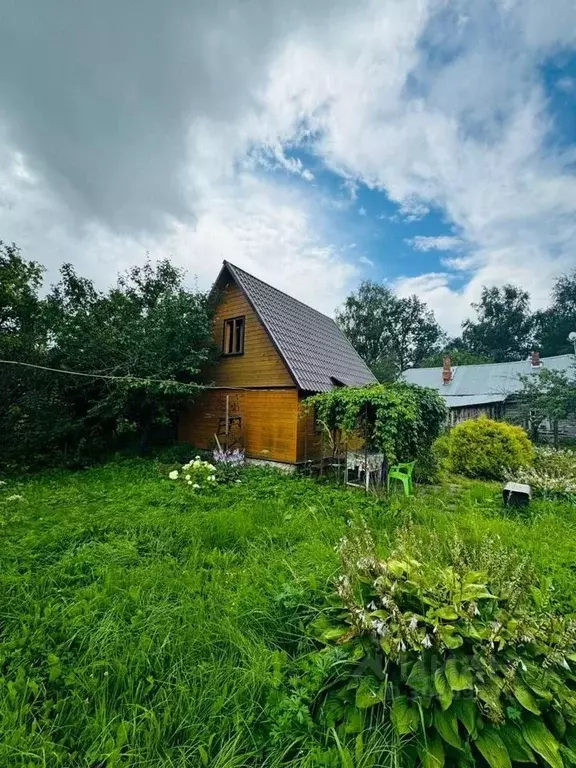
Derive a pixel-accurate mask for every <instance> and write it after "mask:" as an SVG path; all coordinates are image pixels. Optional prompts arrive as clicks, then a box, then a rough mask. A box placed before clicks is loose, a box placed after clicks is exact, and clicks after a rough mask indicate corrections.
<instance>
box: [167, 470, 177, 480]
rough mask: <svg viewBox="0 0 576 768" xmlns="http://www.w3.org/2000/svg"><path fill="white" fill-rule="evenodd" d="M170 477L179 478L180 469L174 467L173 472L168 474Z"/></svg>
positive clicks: (171, 478)
mask: <svg viewBox="0 0 576 768" xmlns="http://www.w3.org/2000/svg"><path fill="white" fill-rule="evenodd" d="M168 477H169V478H170V480H178V470H177V469H173V470H172V472H170V474H169V475H168Z"/></svg>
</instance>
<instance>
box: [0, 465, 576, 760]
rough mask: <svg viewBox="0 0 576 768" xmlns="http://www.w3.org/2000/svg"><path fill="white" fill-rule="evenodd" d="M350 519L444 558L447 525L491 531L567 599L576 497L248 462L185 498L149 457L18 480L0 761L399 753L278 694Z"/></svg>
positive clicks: (4, 582) (7, 574)
mask: <svg viewBox="0 0 576 768" xmlns="http://www.w3.org/2000/svg"><path fill="white" fill-rule="evenodd" d="M15 494H16V495H21V496H22V497H23V499H22V500H13V501H7V499H8V498H9V497H10V496H12V495H15ZM358 515H362V516H363V517H364V518H365V519H366V521H367V522H368V524H369V525H370V527H371V528H372V530H373V531H374V532H375V536H376V537H377V539H378V541H379V543H380V546H381V547H382V550H383V552H386V550H389V549H390V548H391V547H393V545H394V540H395V538H396V536H397V532H398V530H405V529H406V527H407V526H410V527H411V528H412V529H413V530H416V531H418V532H419V534H420V535H422V538H423V541H424V545H423V546H424V547H425V548H427V551H428V553H429V556H433V557H437V558H441V557H442V552H443V548H446V547H449V546H450V540H451V538H452V537H453V533H454V532H455V531H460V533H461V534H462V535H464V536H465V537H467V538H476V539H479V540H480V539H481V538H482V537H484V536H488V535H499V536H500V537H501V538H502V539H503V541H504V542H505V543H507V544H509V545H510V546H516V547H521V548H523V549H525V550H526V551H527V552H528V553H530V556H531V557H532V558H533V560H534V562H535V564H536V566H537V568H538V570H539V571H540V572H542V573H549V574H550V575H551V576H553V577H554V579H555V582H556V583H557V594H558V598H559V599H560V600H561V601H562V602H563V603H564V604H565V606H566V607H567V608H570V607H573V599H574V598H573V597H572V595H574V594H576V591H575V587H576V575H575V573H574V570H573V568H572V563H573V562H575V561H576V537H575V535H574V534H575V520H574V515H573V510H572V509H570V508H567V507H566V506H563V505H562V504H554V503H552V502H547V503H544V502H542V503H539V504H534V505H533V507H532V508H531V510H530V514H529V515H525V516H523V517H509V516H504V515H503V512H502V510H501V508H500V503H499V496H498V487H497V486H491V485H488V484H470V485H467V486H464V487H457V488H453V489H450V488H446V489H436V490H426V489H423V490H421V491H420V493H419V495H418V496H417V497H416V498H414V499H404V498H393V500H392V501H391V502H384V501H382V500H379V499H376V498H373V497H365V496H364V495H363V494H361V493H357V492H355V491H347V490H344V489H342V488H333V487H330V486H328V485H319V484H317V483H314V482H313V481H311V480H308V479H303V478H301V479H299V478H287V477H283V476H280V475H278V474H276V473H274V472H266V471H262V470H247V471H246V473H245V476H244V479H243V482H242V484H239V485H236V484H235V485H232V486H222V487H218V488H216V489H215V490H214V491H213V492H212V493H210V494H206V495H193V494H191V493H189V491H188V488H187V487H186V486H183V485H180V484H178V483H173V482H171V481H169V480H168V479H167V478H166V468H164V467H162V465H161V464H158V463H156V462H152V461H143V460H142V461H136V460H132V461H125V462H121V463H111V464H108V465H107V466H104V467H100V468H95V469H91V470H88V471H85V472H82V473H65V472H59V473H57V472H54V473H48V474H44V475H40V476H36V477H33V478H31V479H28V480H22V481H21V482H16V481H10V482H9V483H8V484H7V485H6V486H3V487H2V488H1V489H0V526H1V527H0V536H1V543H0V559H1V572H0V766H2V768H4V766H27V767H28V766H30V767H31V766H34V767H36V766H47V767H49V768H51V767H52V766H54V767H55V768H56V767H58V768H59V767H64V766H66V767H70V768H75V767H76V766H92V767H93V768H96V766H101V767H102V768H103V766H106V768H113V767H114V766H151V767H152V766H154V768H168V767H170V768H172V767H174V768H176V767H177V768H183V767H184V766H210V767H213V768H216V767H218V768H232V766H270V768H272V767H273V766H281V765H282V766H288V765H290V766H305V767H307V768H319V767H320V766H332V765H333V766H340V765H342V766H346V767H347V768H348V766H356V768H364V766H365V767H366V768H368V766H371V765H383V766H391V767H392V766H399V765H400V762H399V760H400V757H399V751H398V749H397V745H396V744H395V742H394V739H393V737H392V735H391V732H390V730H389V728H388V727H387V725H386V724H374V727H373V728H371V729H369V730H367V731H366V733H365V734H362V737H361V738H360V737H355V738H354V739H353V740H352V741H351V742H350V743H343V742H342V739H341V738H339V737H338V736H337V734H335V733H330V732H327V733H324V732H322V731H321V729H319V728H316V727H315V725H314V722H313V718H311V717H310V713H309V711H307V708H306V706H304V705H303V704H302V702H300V701H298V700H296V699H291V698H290V696H291V693H290V691H291V690H292V689H291V685H290V679H291V676H292V675H293V672H294V669H295V668H298V667H299V666H300V667H301V668H305V665H306V663H307V656H308V654H309V652H310V650H311V649H312V647H313V646H312V640H311V639H310V638H309V636H308V634H307V631H306V630H307V626H308V625H309V623H310V621H311V620H312V618H313V617H314V616H315V615H316V614H317V611H318V610H319V608H320V607H321V606H322V605H323V602H324V600H325V597H326V595H327V594H328V593H329V592H330V591H331V584H332V581H333V579H334V577H335V575H336V573H337V570H338V556H337V553H336V551H335V547H336V545H337V543H338V541H339V539H340V538H341V537H342V536H343V535H345V532H346V530H347V521H348V519H349V518H350V517H355V516H358ZM299 708H300V709H299ZM300 710H301V711H300ZM286 713H287V714H286Z"/></svg>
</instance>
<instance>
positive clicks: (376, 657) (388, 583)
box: [314, 529, 576, 768]
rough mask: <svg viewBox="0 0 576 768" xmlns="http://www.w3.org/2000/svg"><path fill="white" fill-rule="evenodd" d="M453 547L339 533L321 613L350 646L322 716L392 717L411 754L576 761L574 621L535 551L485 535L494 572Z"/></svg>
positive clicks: (422, 760) (329, 633)
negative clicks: (493, 542) (523, 553)
mask: <svg viewBox="0 0 576 768" xmlns="http://www.w3.org/2000/svg"><path fill="white" fill-rule="evenodd" d="M455 551H456V553H457V554H456V555H455V557H454V558H453V562H452V563H451V564H450V565H448V566H439V565H436V564H434V565H426V564H423V563H420V562H418V561H417V560H415V559H414V557H413V556H412V550H411V549H409V548H407V547H404V548H403V549H401V550H399V551H397V552H396V553H395V554H394V555H393V556H392V557H390V558H389V559H387V560H382V559H380V558H379V556H378V555H377V552H376V549H375V546H374V543H373V541H372V538H371V536H370V534H369V532H368V531H367V530H366V529H364V530H362V531H361V532H360V533H359V534H355V535H352V536H351V537H350V538H349V539H348V538H345V539H343V540H342V542H341V547H340V553H341V560H342V574H341V576H340V578H339V581H338V584H337V595H336V596H335V604H334V602H333V603H332V606H333V607H332V606H331V607H329V608H327V609H326V610H325V612H324V613H323V614H322V615H321V617H320V619H319V620H318V621H317V622H316V623H315V625H314V628H315V631H316V633H317V634H318V635H319V637H320V639H321V640H322V641H323V642H325V643H326V644H327V645H329V646H334V645H337V646H339V647H340V650H341V652H342V653H344V654H345V656H346V661H344V660H343V659H342V658H340V660H339V664H338V669H339V670H340V671H339V673H338V674H337V676H336V678H335V679H332V680H331V681H329V682H328V684H326V681H325V685H324V687H323V689H322V690H323V692H322V693H321V694H320V698H321V701H322V703H321V709H322V711H323V713H324V717H327V718H329V719H330V720H331V721H332V727H335V728H337V727H339V726H340V725H341V724H352V727H354V725H353V724H354V723H356V724H359V727H362V723H363V721H364V719H365V718H366V717H368V716H370V717H371V718H372V719H374V718H377V719H378V718H379V719H380V720H382V719H383V718H384V719H385V718H389V719H390V720H391V722H392V724H393V726H394V728H395V730H396V732H397V734H398V736H399V737H404V738H405V739H407V740H408V741H407V743H406V745H405V756H404V761H403V762H402V765H406V766H410V765H421V766H426V767H428V766H443V765H445V764H446V765H486V764H488V765H489V766H491V768H506V767H508V768H510V767H511V765H512V762H536V761H537V759H538V760H542V761H543V762H544V763H545V764H547V765H550V766H553V768H557V767H558V768H561V766H563V765H564V763H563V758H564V759H565V760H566V762H567V763H568V764H571V765H573V764H576V683H575V681H576V653H575V650H576V625H575V624H574V623H573V622H572V621H569V620H567V619H565V618H563V617H561V616H558V615H556V614H555V613H554V612H553V611H552V609H551V606H550V598H549V586H548V585H546V584H538V583H537V582H536V581H535V579H534V577H533V575H532V573H531V569H530V566H529V564H528V563H527V561H522V560H521V559H519V558H518V557H517V556H516V557H514V556H513V555H510V554H508V553H507V552H506V551H505V550H501V549H499V548H498V547H494V546H493V547H492V548H491V549H486V547H485V548H484V550H483V554H484V558H483V559H484V563H487V564H489V565H490V567H491V568H492V569H493V571H494V574H495V575H494V577H492V576H491V574H490V573H488V572H487V571H483V570H476V569H475V568H474V567H473V566H474V565H478V563H473V562H472V561H471V559H470V557H467V556H466V550H465V547H464V545H462V544H461V543H460V545H459V546H458V547H456V548H455ZM482 564H483V563H480V565H482ZM320 653H322V652H320ZM346 662H347V663H346ZM378 713H380V714H378ZM346 727H350V726H349V725H347V726H346Z"/></svg>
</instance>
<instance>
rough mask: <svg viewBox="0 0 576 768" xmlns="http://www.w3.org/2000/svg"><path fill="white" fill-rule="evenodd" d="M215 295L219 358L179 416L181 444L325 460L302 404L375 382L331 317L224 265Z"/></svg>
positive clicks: (294, 460)
mask: <svg viewBox="0 0 576 768" xmlns="http://www.w3.org/2000/svg"><path fill="white" fill-rule="evenodd" d="M212 290H213V292H214V297H215V299H216V310H215V315H214V330H213V339H214V342H215V343H216V344H217V345H218V346H219V348H220V350H221V355H220V357H219V359H218V362H217V363H216V365H215V366H214V368H212V369H211V370H210V371H207V372H206V374H205V382H206V384H207V385H209V387H210V388H209V389H206V390H205V391H204V392H203V393H202V394H201V395H200V396H199V397H198V398H197V399H196V400H194V401H193V402H192V403H191V404H190V406H189V407H188V408H186V409H185V410H184V411H183V412H182V413H181V417H180V424H179V437H180V439H181V440H184V441H187V442H190V443H191V444H192V445H194V446H195V447H196V448H202V449H212V448H213V447H214V446H215V444H216V442H217V440H218V442H220V443H221V444H224V443H226V442H227V443H228V445H229V446H234V445H239V446H240V445H241V446H242V447H243V448H244V449H245V452H246V456H247V457H249V458H252V459H261V460H265V461H274V462H282V463H284V464H291V465H295V464H298V463H301V462H304V461H307V460H310V459H312V458H315V457H317V456H319V455H320V452H321V448H322V446H321V443H322V440H321V436H320V434H319V431H318V429H317V427H316V425H315V422H314V417H313V414H312V413H310V412H306V411H304V410H303V408H302V402H303V400H304V399H305V398H306V397H308V396H309V395H311V394H315V393H317V392H326V391H328V390H330V389H332V388H333V387H340V386H361V385H366V384H374V383H376V379H375V378H374V376H373V375H372V373H371V372H370V370H369V369H368V367H367V366H366V365H365V363H364V362H363V360H362V359H361V358H360V357H359V355H358V354H357V352H356V351H355V350H354V348H353V347H352V345H351V344H350V342H349V341H348V339H347V338H346V337H345V336H344V335H343V333H342V331H341V330H340V329H339V328H338V326H337V325H336V323H335V322H334V321H333V320H332V319H330V318H329V317H327V316H326V315H323V314H321V313H320V312H317V311H316V310H315V309H312V308H311V307H309V306H307V305H306V304H303V303H302V302H300V301H297V300H296V299H293V298H292V297H291V296H288V295H287V294H285V293H283V292H282V291H279V290H277V289H276V288H273V287H272V286H270V285H268V284H267V283H264V282H262V281H261V280H258V279H257V278H256V277H253V276H252V275H250V274H248V273H247V272H245V271H244V270H242V269H239V268H238V267H235V266H234V265H232V264H230V263H229V262H227V261H225V262H224V264H223V266H222V269H221V271H220V274H219V275H218V278H217V280H216V283H215V284H214V288H213V289H212Z"/></svg>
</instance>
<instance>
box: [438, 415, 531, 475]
mask: <svg viewBox="0 0 576 768" xmlns="http://www.w3.org/2000/svg"><path fill="white" fill-rule="evenodd" d="M532 454H533V451H532V443H531V442H530V439H529V438H528V435H527V434H526V432H525V431H524V430H523V429H522V427H518V426H515V425H513V424H507V423H506V422H504V421H494V420H492V419H488V418H486V417H485V416H483V417H481V418H479V419H471V420H469V421H464V422H462V424H459V425H458V426H457V427H454V429H452V431H451V432H450V435H449V438H448V461H449V464H450V469H451V470H452V471H453V472H458V473H459V474H462V475H466V476H467V477H480V478H484V479H488V480H490V479H492V480H497V479H500V478H501V477H502V476H503V474H504V472H505V470H507V469H511V470H516V469H518V468H519V467H523V466H526V465H528V464H530V462H531V461H532Z"/></svg>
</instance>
